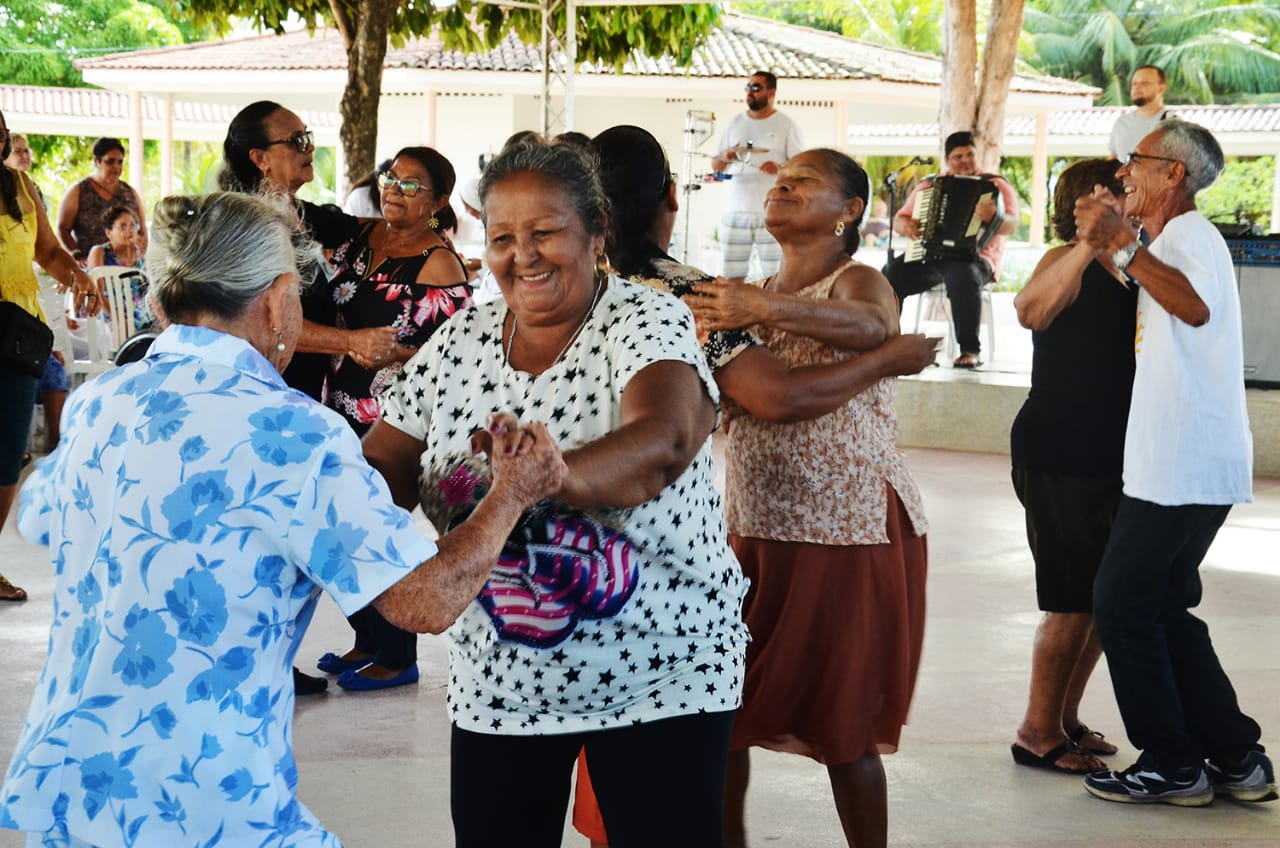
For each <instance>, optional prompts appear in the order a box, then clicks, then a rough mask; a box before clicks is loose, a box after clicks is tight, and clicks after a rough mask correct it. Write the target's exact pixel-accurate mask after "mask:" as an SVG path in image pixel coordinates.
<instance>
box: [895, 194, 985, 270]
mask: <svg viewBox="0 0 1280 848" xmlns="http://www.w3.org/2000/svg"><path fill="white" fill-rule="evenodd" d="M926 179H927V180H928V184H927V185H925V186H923V187H921V189H920V190H919V191H918V192H917V195H916V201H915V208H914V209H913V210H912V212H911V217H912V218H914V219H915V220H916V221H917V223H918V225H919V227H918V236H917V237H916V238H914V239H912V240H911V243H910V244H909V245H908V246H907V249H906V251H905V253H904V254H903V257H902V261H903V262H936V261H938V260H940V259H977V258H978V256H979V255H980V254H981V253H982V248H984V247H986V245H987V242H989V241H990V240H991V239H992V237H993V236H995V234H996V233H997V231H999V229H1000V225H1001V224H1002V223H1004V217H1003V215H1002V214H1001V212H1002V211H1003V210H1002V209H1001V206H1002V203H1001V197H1000V192H999V190H998V189H997V188H996V184H995V183H994V182H993V181H991V180H989V179H987V178H986V177H983V176H969V175H947V176H941V177H938V176H935V177H927V178H926ZM984 198H990V199H991V200H992V201H993V202H994V203H995V204H996V214H995V216H994V217H992V218H991V220H989V221H985V222H984V221H983V220H982V219H981V218H980V217H979V216H978V204H979V202H980V201H982V200H983V199H984Z"/></svg>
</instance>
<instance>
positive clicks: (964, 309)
mask: <svg viewBox="0 0 1280 848" xmlns="http://www.w3.org/2000/svg"><path fill="white" fill-rule="evenodd" d="M884 274H885V276H886V277H888V278H889V284H890V285H891V286H893V290H894V292H895V293H896V294H897V295H898V310H899V312H901V310H902V302H903V301H904V300H906V299H907V298H908V297H909V296H911V295H913V294H920V293H921V292H927V291H928V290H929V289H931V288H933V287H934V286H936V285H938V284H939V283H945V284H946V286H947V299H948V300H950V301H951V320H952V321H953V322H954V323H955V327H956V344H958V345H959V346H960V352H961V353H979V352H980V351H981V350H982V345H981V344H979V342H978V326H979V325H980V324H981V323H982V287H983V286H985V285H986V284H987V283H989V282H991V281H992V279H994V277H993V275H992V273H991V266H989V265H987V263H986V262H985V261H984V260H982V259H974V260H964V259H940V260H938V261H936V262H902V261H893V260H890V262H889V264H887V265H885V266H884Z"/></svg>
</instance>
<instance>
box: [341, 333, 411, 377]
mask: <svg viewBox="0 0 1280 848" xmlns="http://www.w3.org/2000/svg"><path fill="white" fill-rule="evenodd" d="M347 337H348V339H349V344H350V349H349V350H348V351H347V355H348V356H350V357H351V358H352V359H354V360H355V361H356V364H357V365H359V366H360V367H361V368H370V369H377V368H385V367H386V366H388V365H390V364H391V363H392V362H397V361H403V360H397V359H396V358H395V356H396V348H397V347H399V345H398V344H397V343H396V331H395V328H393V327H367V328H365V329H363V330H349V331H348V334H347ZM406 358H407V357H406Z"/></svg>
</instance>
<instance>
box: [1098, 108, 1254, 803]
mask: <svg viewBox="0 0 1280 848" xmlns="http://www.w3.org/2000/svg"><path fill="white" fill-rule="evenodd" d="M1222 165H1223V156H1222V148H1221V147H1219V145H1218V142H1217V141H1216V140H1215V139H1214V137H1213V136H1212V135H1211V134H1210V133H1209V131H1208V130H1206V129H1204V128H1203V127H1200V126H1197V125H1195V124H1189V123H1184V122H1181V121H1169V122H1166V123H1164V124H1161V125H1160V127H1159V128H1158V129H1157V130H1155V131H1154V132H1153V133H1151V134H1150V135H1148V136H1146V137H1145V138H1143V139H1142V140H1141V141H1140V142H1138V145H1137V147H1136V148H1135V149H1134V150H1133V152H1132V153H1130V154H1129V155H1128V156H1127V157H1126V158H1125V165H1124V167H1123V168H1121V169H1120V171H1119V174H1118V175H1119V176H1120V178H1121V179H1122V180H1123V182H1124V187H1125V193H1126V197H1125V201H1124V208H1123V209H1120V208H1118V205H1117V204H1116V203H1115V201H1114V199H1113V198H1112V196H1111V195H1110V194H1109V193H1107V192H1105V191H1102V190H1095V192H1094V194H1093V195H1092V196H1090V197H1085V198H1081V200H1080V201H1078V202H1077V204H1076V227H1077V235H1078V236H1079V238H1080V239H1081V240H1083V241H1085V242H1087V243H1088V244H1089V246H1090V247H1092V248H1094V250H1096V251H1097V253H1098V255H1101V256H1110V257H1111V263H1112V264H1113V265H1114V266H1115V267H1116V268H1118V269H1119V270H1121V271H1124V272H1126V273H1127V274H1128V275H1129V276H1130V277H1131V278H1134V279H1136V281H1137V282H1138V284H1139V285H1140V286H1141V290H1140V291H1139V294H1138V317H1137V334H1136V338H1135V351H1136V355H1137V370H1136V373H1135V375H1134V382H1133V400H1132V404H1131V407H1130V411H1129V423H1128V429H1127V430H1126V433H1125V448H1124V495H1123V497H1122V499H1121V502H1120V508H1119V511H1118V513H1117V515H1116V520H1115V524H1114V526H1113V527H1112V530H1111V537H1110V541H1109V543H1108V545H1107V549H1106V553H1105V554H1104V555H1103V558H1102V563H1101V564H1100V566H1099V568H1098V575H1097V578H1096V581H1095V583H1094V591H1093V615H1094V622H1095V625H1096V627H1097V631H1098V636H1099V638H1100V639H1101V641H1102V648H1103V650H1104V651H1105V652H1106V656H1107V665H1108V667H1109V669H1110V671H1111V681H1112V685H1113V687H1114V689H1115V695H1116V703H1117V704H1118V705H1119V707H1120V715H1121V717H1122V718H1123V719H1124V723H1125V730H1126V732H1127V733H1128V735H1129V739H1130V741H1131V742H1132V743H1133V744H1134V746H1135V747H1136V748H1138V749H1140V750H1141V751H1142V754H1141V755H1140V756H1139V758H1138V761H1137V763H1135V764H1134V765H1133V766H1131V767H1129V768H1128V769H1125V770H1124V771H1099V772H1095V773H1093V774H1091V775H1089V776H1087V777H1086V778H1085V789H1087V790H1088V791H1089V792H1090V793H1091V794H1093V795H1095V796H1097V797H1099V798H1103V799H1105V800H1108V801H1122V802H1125V803H1165V804H1176V805H1178V806H1202V805H1204V804H1208V803H1210V802H1212V801H1213V798H1214V795H1215V793H1216V794H1225V795H1230V796H1231V797H1233V798H1235V799H1236V800H1239V801H1271V800H1275V798H1276V797H1277V796H1276V783H1275V772H1274V770H1273V768H1272V764H1271V760H1269V759H1268V758H1267V756H1266V754H1264V753H1263V748H1262V746H1261V745H1259V744H1258V743H1259V740H1260V738H1261V736H1262V730H1261V728H1259V726H1258V723H1257V722H1255V721H1254V720H1253V719H1252V718H1250V717H1249V716H1247V715H1245V714H1244V713H1243V712H1241V710H1240V706H1239V704H1238V702H1237V699H1236V693H1235V689H1234V688H1233V687H1232V685H1231V681H1230V680H1229V679H1228V678H1227V675H1226V673H1225V672H1224V671H1223V669H1222V664H1221V663H1220V662H1219V660H1218V657H1217V655H1216V654H1215V653H1214V650H1213V644H1212V642H1211V641H1210V639H1209V629H1208V627H1207V626H1206V625H1205V623H1204V622H1203V621H1201V620H1200V619H1198V618H1196V617H1195V616H1194V615H1192V614H1191V612H1190V608H1191V607H1194V606H1196V605H1197V604H1198V603H1199V602H1200V597H1201V584H1200V573H1199V568H1200V563H1201V561H1202V560H1203V559H1204V557H1205V554H1206V553H1207V552H1208V550H1209V545H1210V544H1211V543H1212V542H1213V539H1214V537H1215V536H1216V535H1217V533H1218V530H1219V528H1221V527H1222V524H1223V522H1225V521H1226V518H1227V513H1228V512H1230V510H1231V506H1232V504H1237V503H1245V502H1248V501H1250V500H1252V499H1253V493H1252V477H1253V474H1252V472H1253V467H1252V466H1253V444H1252V437H1251V435H1250V432H1249V419H1248V413H1247V411H1246V409H1245V397H1244V379H1243V374H1244V354H1243V349H1242V342H1241V330H1240V299H1239V294H1238V292H1237V290H1236V282H1235V272H1234V269H1233V267H1232V264H1231V255H1230V253H1229V252H1228V250H1227V245H1226V242H1225V241H1224V240H1223V238H1222V236H1221V235H1220V234H1219V233H1218V231H1217V229H1216V228H1215V227H1214V226H1213V225H1212V224H1210V223H1209V221H1208V220H1206V219H1205V217H1204V216H1203V215H1201V214H1200V213H1199V212H1198V211H1197V210H1196V199H1195V198H1196V193H1197V192H1199V191H1200V190H1201V189H1203V188H1205V187H1207V186H1209V185H1210V184H1212V183H1213V181H1214V180H1215V179H1217V177H1218V174H1219V173H1221V171H1222ZM1133 218H1140V219H1141V221H1142V228H1143V229H1145V230H1146V232H1147V235H1149V236H1150V237H1151V243H1150V245H1149V246H1144V245H1143V244H1142V242H1141V241H1139V239H1138V232H1137V230H1136V229H1135V228H1133V227H1131V226H1130V224H1129V221H1130V220H1131V219H1133ZM1206 761H1207V762H1206Z"/></svg>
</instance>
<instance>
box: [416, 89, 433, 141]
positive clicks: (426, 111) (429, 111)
mask: <svg viewBox="0 0 1280 848" xmlns="http://www.w3.org/2000/svg"><path fill="white" fill-rule="evenodd" d="M421 136H422V141H420V142H419V144H422V145H423V146H425V147H435V146H436V93H435V92H434V91H428V92H426V93H425V94H423V95H422V132H421Z"/></svg>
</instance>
